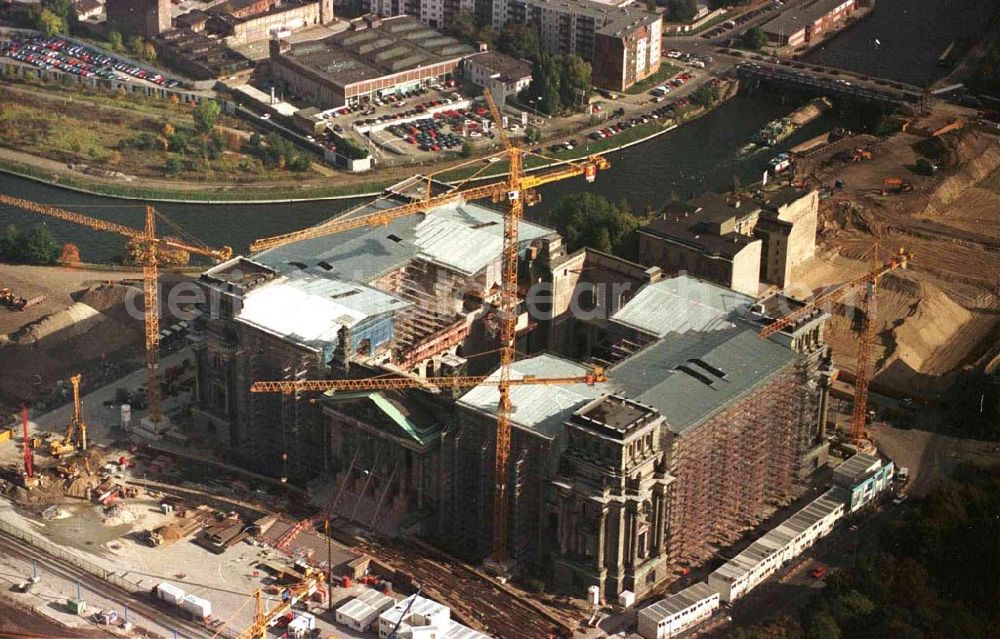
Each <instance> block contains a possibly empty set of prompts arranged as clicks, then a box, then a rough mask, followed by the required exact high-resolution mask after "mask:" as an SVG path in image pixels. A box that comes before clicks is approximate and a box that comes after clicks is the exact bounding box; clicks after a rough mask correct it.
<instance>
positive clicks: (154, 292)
mask: <svg viewBox="0 0 1000 639" xmlns="http://www.w3.org/2000/svg"><path fill="white" fill-rule="evenodd" d="M0 204H5V205H7V206H14V207H17V208H19V209H23V210H25V211H28V212H30V213H37V214H39V215H47V216H49V217H53V218H56V219H59V220H63V221H65V222H72V223H73V224H79V225H81V226H86V227H88V228H91V229H94V230H96V231H104V232H106V233H117V234H118V235H123V236H125V237H127V238H130V239H133V240H137V241H139V242H140V243H142V246H143V257H142V281H143V303H144V306H145V312H144V319H145V334H146V340H145V346H146V392H147V395H148V397H149V414H148V419H149V420H150V421H151V422H152V423H153V424H157V425H159V424H160V423H161V422H162V420H163V406H162V402H161V391H160V303H159V291H158V288H157V277H158V264H159V262H158V260H157V251H158V249H160V248H173V249H180V250H183V251H187V252H188V253H194V254H197V255H204V256H206V257H211V258H214V259H216V260H219V261H224V260H227V259H229V258H230V257H231V256H232V254H233V250H232V249H231V248H229V247H228V246H224V247H222V248H209V247H207V246H194V245H191V244H186V243H184V242H180V241H177V240H170V239H164V238H159V237H157V236H156V215H157V214H156V209H154V208H153V207H151V206H147V207H146V228H145V229H144V230H142V231H140V230H138V229H133V228H131V227H128V226H124V225H122V224H118V223H115V222H107V221H105V220H99V219H96V218H93V217H89V216H86V215H82V214H80V213H74V212H72V211H66V210H63V209H59V208H56V207H54V206H48V205H45V204H39V203H37V202H32V201H30V200H24V199H21V198H16V197H11V196H9V195H0Z"/></svg>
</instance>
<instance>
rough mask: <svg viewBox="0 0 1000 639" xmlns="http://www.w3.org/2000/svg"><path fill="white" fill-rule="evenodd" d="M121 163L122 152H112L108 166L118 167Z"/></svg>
mask: <svg viewBox="0 0 1000 639" xmlns="http://www.w3.org/2000/svg"><path fill="white" fill-rule="evenodd" d="M121 163H122V152H121V151H118V150H115V151H112V152H111V155H109V156H108V164H110V165H111V166H118V165H119V164H121Z"/></svg>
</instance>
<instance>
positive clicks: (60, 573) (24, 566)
mask: <svg viewBox="0 0 1000 639" xmlns="http://www.w3.org/2000/svg"><path fill="white" fill-rule="evenodd" d="M32 561H34V562H35V564H36V566H37V569H38V575H39V577H40V579H41V580H40V582H39V584H38V585H37V586H36V587H35V589H34V590H33V591H32V592H31V593H29V594H20V593H16V594H15V593H11V594H10V596H11V597H12V598H13V599H15V600H16V601H18V602H20V603H25V604H28V605H31V606H33V607H34V608H35V609H39V608H45V610H44V612H43V614H45V615H47V616H49V617H51V618H54V619H56V620H58V621H60V622H61V623H64V624H66V625H69V626H72V627H78V628H79V627H86V626H88V625H92V627H96V628H102V629H106V627H104V626H98V625H97V624H93V622H91V621H89V618H90V612H91V611H93V612H96V611H98V610H102V609H113V610H117V611H118V614H119V615H124V612H125V605H126V604H127V605H128V609H129V612H128V614H129V621H130V622H131V623H132V624H133V625H134V626H136V628H142V629H145V630H146V631H147V635H148V636H159V637H164V638H168V637H175V636H176V637H177V638H178V639H204V638H207V637H211V636H212V634H213V632H212V631H210V630H209V629H208V628H206V627H205V626H203V625H201V624H198V623H195V622H193V621H191V620H190V619H188V618H186V615H184V616H182V614H183V613H180V611H179V610H178V609H173V610H171V609H169V608H167V607H164V608H163V609H161V608H158V607H156V606H154V605H152V604H151V602H150V600H148V599H145V598H143V597H142V596H141V595H140V596H139V597H136V596H134V595H133V594H132V593H130V592H128V591H126V590H124V589H122V588H119V587H117V586H114V585H112V584H110V583H108V582H106V581H104V580H102V579H98V578H97V577H94V576H93V575H91V574H90V573H87V572H85V571H83V570H81V569H79V568H77V567H75V566H72V565H69V564H67V563H66V562H63V561H61V560H59V559H56V558H54V557H52V556H50V555H48V554H46V553H44V552H42V551H40V550H37V549H35V548H34V547H32V546H29V545H27V544H24V543H23V542H21V541H19V540H17V539H15V538H13V537H11V536H9V535H7V534H6V533H2V532H0V584H3V585H4V587H7V588H9V589H12V588H13V587H14V586H15V585H16V584H17V583H19V582H20V581H23V580H24V579H25V578H26V577H29V576H31V574H32ZM77 580H79V583H80V586H81V594H82V597H83V599H84V600H85V601H86V602H87V619H84V618H81V617H77V616H75V615H73V614H71V613H70V612H69V611H68V609H67V608H66V600H67V599H75V598H76V597H77V585H76V584H77ZM5 596H6V595H5ZM175 631H176V635H175V634H174V633H175ZM149 633H152V634H149ZM109 634H113V633H111V632H110V631H109Z"/></svg>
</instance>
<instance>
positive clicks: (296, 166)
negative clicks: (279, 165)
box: [288, 153, 312, 173]
mask: <svg viewBox="0 0 1000 639" xmlns="http://www.w3.org/2000/svg"><path fill="white" fill-rule="evenodd" d="M311 164H312V163H311V162H310V161H309V156H308V155H305V154H304V153H299V154H298V155H296V156H295V157H293V158H292V159H290V160H289V161H288V170H289V171H297V172H299V173H301V172H302V171H308V170H309V167H310V166H311Z"/></svg>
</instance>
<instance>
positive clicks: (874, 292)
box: [757, 246, 913, 450]
mask: <svg viewBox="0 0 1000 639" xmlns="http://www.w3.org/2000/svg"><path fill="white" fill-rule="evenodd" d="M912 259H913V254H912V253H910V252H909V251H906V250H905V249H902V248H901V249H899V252H898V253H897V254H896V255H894V256H893V257H892V258H890V259H889V260H887V261H885V262H882V261H880V260H879V257H878V246H875V247H873V249H872V257H871V265H870V267H869V269H868V272H867V273H865V274H864V275H861V276H859V277H856V278H855V279H853V280H851V281H849V282H846V283H844V284H842V285H841V286H839V287H837V288H835V289H834V290H832V291H829V292H828V293H824V294H823V295H819V296H817V297H815V298H813V300H812V301H810V302H809V303H808V304H806V305H805V306H803V307H802V308H799V309H797V310H795V311H793V312H791V313H789V314H788V315H785V316H784V317H782V318H780V319H778V320H775V321H774V322H772V323H771V324H768V325H767V326H766V327H764V328H763V329H762V330H761V331H760V333H758V335H757V336H758V337H759V338H760V339H767V338H768V337H770V336H771V335H774V334H775V333H777V332H778V331H781V330H782V329H784V328H786V327H788V326H791V325H793V324H795V323H796V322H798V321H799V320H802V319H804V318H805V317H807V316H809V315H810V314H812V313H814V312H815V311H816V310H817V309H818V308H820V306H822V305H823V304H827V303H832V302H836V301H837V300H840V299H842V298H843V297H844V296H845V295H847V294H848V293H851V292H852V291H854V290H857V288H858V287H861V286H864V303H863V304H862V307H863V313H864V316H863V317H862V320H861V330H860V331H859V339H858V366H857V375H856V376H855V381H854V404H853V406H852V411H851V433H850V437H851V442H852V443H853V444H854V445H855V446H856V447H857V448H858V449H859V450H860V449H861V446H862V443H863V441H864V439H865V419H866V416H867V414H868V387H869V385H870V383H871V377H872V372H873V362H872V347H873V346H874V344H875V329H876V326H877V321H876V320H877V317H878V286H879V283H880V282H881V280H882V277H883V276H885V275H886V274H887V273H891V272H892V271H895V270H897V269H905V268H907V267H908V266H909V263H910V260H912Z"/></svg>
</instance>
